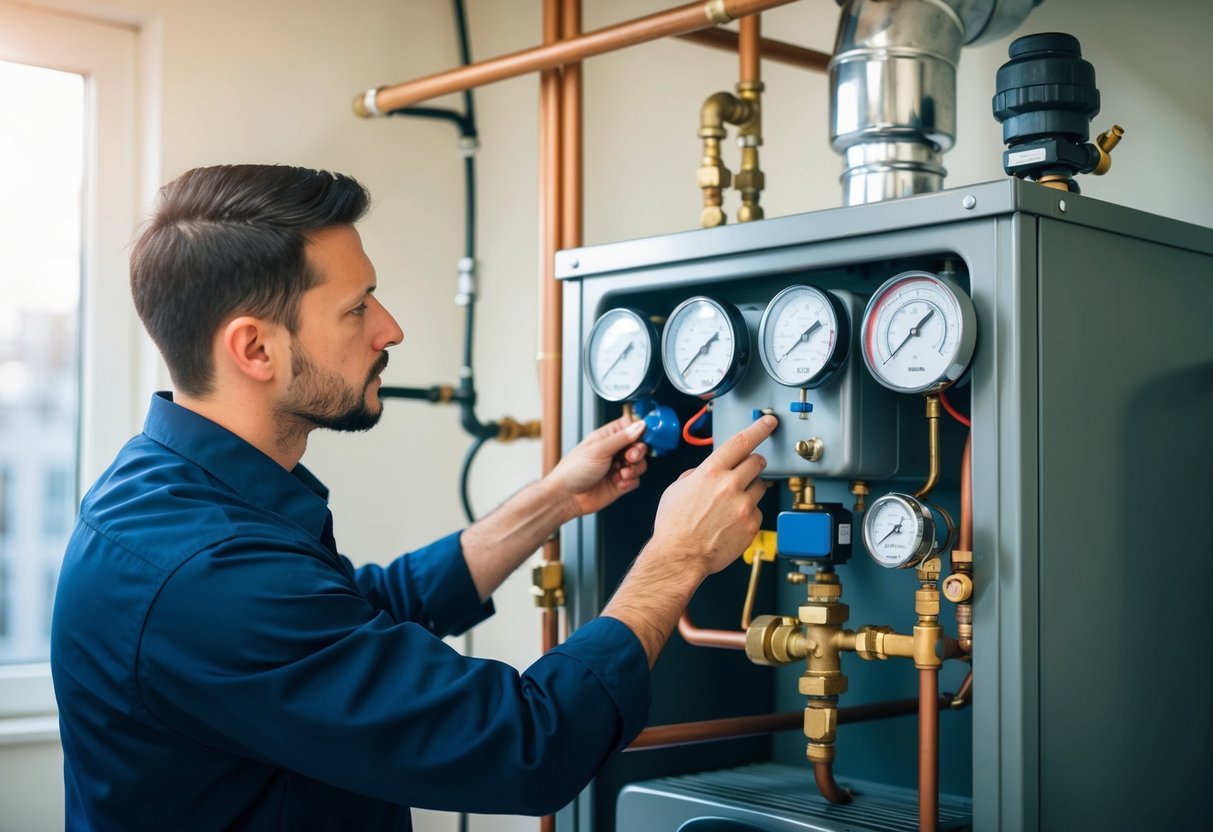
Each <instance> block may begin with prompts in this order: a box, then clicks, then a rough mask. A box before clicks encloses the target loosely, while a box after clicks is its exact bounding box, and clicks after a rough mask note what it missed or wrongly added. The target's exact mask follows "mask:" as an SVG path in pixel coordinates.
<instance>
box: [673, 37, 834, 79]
mask: <svg viewBox="0 0 1213 832" xmlns="http://www.w3.org/2000/svg"><path fill="white" fill-rule="evenodd" d="M677 37H678V39H679V40H685V41H687V42H688V43H694V44H698V45H699V46H709V47H712V48H713V49H722V50H724V51H726V52H736V51H738V48H739V47H738V40H739V37H738V34H737V33H736V32H732V31H730V30H728V29H700V30H699V31H698V32H688V33H687V34H685V35H678V36H677ZM758 51H759V52H760V54H761V56H762V59H763V60H766V61H775V62H777V63H781V64H789V65H791V66H797V67H800V68H801V69H811V70H813V71H814V72H821V73H825V72H826V71H827V70H828V69H829V66H830V56H829V55H827V54H826V53H824V52H815V51H813V50H812V49H805V48H804V47H803V46H796V45H795V44H792V43H785V42H784V41H781V40H771V39H769V38H761V39H759V41H758Z"/></svg>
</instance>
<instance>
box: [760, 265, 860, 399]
mask: <svg viewBox="0 0 1213 832" xmlns="http://www.w3.org/2000/svg"><path fill="white" fill-rule="evenodd" d="M800 291H808V292H809V293H811V294H817V295H820V296H821V297H822V298H824V299H825V302H826V303H825V305H826V308H827V309H829V310H830V313H831V314H832V315H833V316H834V345H833V347H832V349H831V350H830V355H829V356H828V357H827V358H826V362H825V364H823V365H822V368H821V369H820V370H818V371H817V372H816V373H814V374H813V375H812V376H810V377H809V378H807V379H804V380H802V381H798V382H787V381H784V380H783V379H782V378H780V377H779V374H778V372H776V369H775V359H774V357H773V356H771V355H768V353H767V328H768V326H769V325H771V323H770V321H771V317H772V311H773V310H774V309H775V307H776V305H777V304H778V303H779V302H780V301H781V300H782V299H783V298H784V296H785V295H789V294H792V293H793V292H800ZM850 347H851V319H850V317H849V316H848V315H847V310H846V308H845V307H844V306H843V304H842V301H841V300H839V299H838V297H837V296H836V295H835V294H833V293H832V292H828V291H826V290H825V289H820V288H818V287H816V286H811V285H809V284H807V283H796V284H793V285H791V286H788V287H786V288H784V289H783V290H781V291H780V292H779V293H778V294H777V295H775V297H773V298H771V301H770V303H768V304H767V308H766V309H764V310H763V312H762V320H761V321H759V323H758V357H759V359H761V360H762V366H763V369H765V370H766V371H767V375H769V376H770V377H771V379H772V380H774V381H775V383H776V384H781V385H783V386H784V387H791V388H793V389H806V390H813V389H816V388H818V387H824V386H825V385H827V384H829V383H830V382H831V381H833V380H834V378H835V377H836V376H837V375H838V373H839V371H841V370H842V367H843V365H844V364H846V360H847V356H848V354H849V353H850Z"/></svg>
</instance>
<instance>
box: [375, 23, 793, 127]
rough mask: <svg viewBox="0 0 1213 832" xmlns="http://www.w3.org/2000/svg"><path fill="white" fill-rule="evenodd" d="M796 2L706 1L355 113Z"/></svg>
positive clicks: (430, 81) (458, 75)
mask: <svg viewBox="0 0 1213 832" xmlns="http://www.w3.org/2000/svg"><path fill="white" fill-rule="evenodd" d="M791 2H794V0H707V2H702V0H701V2H697V3H689V4H687V5H685V6H678V7H677V8H673V9H669V10H667V11H664V12H658V13H656V14H651V15H648V16H646V17H639V18H636V19H634V20H628V21H625V22H623V23H619V24H616V25H614V26H608V27H607V28H605V29H598V30H596V31H593V32H588V33H586V34H584V35H582V36H581V37H576V38H569V39H566V40H560V41H556V42H555V43H549V44H545V45H543V46H536V47H533V48H531V49H524V50H522V51H521V52H512V53H510V54H509V55H502V56H501V57H499V58H490V59H489V60H486V61H480V62H478V63H474V64H469V65H467V66H464V67H460V68H458V69H452V70H447V71H446V72H439V73H436V74H434V75H427V76H426V77H424V78H418V79H416V80H413V81H406V82H404V83H402V84H393V85H392V86H388V87H380V88H379V89H371V90H367V91H366V92H364V93H362V94H361V95H359V96H358V97H357V98H356V99H354V112H355V113H356V114H357V115H359V116H361V117H363V118H369V117H371V116H377V115H386V114H387V113H389V112H391V111H392V110H398V109H400V108H401V107H407V106H409V105H410V104H416V103H417V102H419V101H427V100H429V99H431V98H437V97H438V96H440V95H446V94H448V93H452V92H462V91H463V90H466V89H471V88H472V87H479V86H482V85H484V84H491V83H493V82H494V81H501V80H504V79H506V78H513V77H514V76H516V75H524V74H526V73H528V72H537V71H540V70H545V69H554V68H555V67H558V66H563V65H564V64H570V63H576V62H577V61H580V60H582V59H584V58H589V57H592V56H594V55H601V54H603V53H605V52H613V51H615V50H617V49H623V48H626V47H628V46H635V45H636V44H639V43H647V42H648V41H651V40H659V39H660V38H665V37H673V36H675V35H683V34H686V33H687V32H694V31H696V30H698V29H707V28H709V27H711V26H714V25H717V24H719V23H727V22H728V21H729V20H736V19H737V18H739V17H746V16H747V15H751V14H755V13H757V12H761V11H765V10H766V9H773V8H775V7H777V6H786V5H787V4H789V3H791Z"/></svg>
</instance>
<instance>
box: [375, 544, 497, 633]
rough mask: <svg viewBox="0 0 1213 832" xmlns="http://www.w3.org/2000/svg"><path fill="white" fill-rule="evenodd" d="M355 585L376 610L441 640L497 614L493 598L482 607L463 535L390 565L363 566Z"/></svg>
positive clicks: (427, 547)
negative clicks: (415, 626) (465, 550)
mask: <svg viewBox="0 0 1213 832" xmlns="http://www.w3.org/2000/svg"><path fill="white" fill-rule="evenodd" d="M355 581H356V582H357V584H358V588H359V589H360V590H362V593H363V594H364V595H365V596H366V597H367V599H368V600H369V601H370V602H371V604H372V605H373V606H375V607H376V608H378V609H382V610H386V611H387V612H388V614H390V615H391V616H392V617H393V618H394V619H396V620H397V621H412V622H414V623H416V624H421V625H422V626H423V627H425V628H426V629H427V630H429V631H430V632H431V633H434V634H435V635H438V636H448V635H458V634H460V633H463V632H464V631H466V630H468V629H470V628H471V627H474V626H475V625H477V624H479V623H480V622H481V621H484V620H485V619H486V618H488V617H489V616H490V615H492V614H493V611H494V608H493V602H492V600H491V599H490V600H488V601H486V602H484V603H481V602H480V595H479V593H477V592H476V585H475V583H473V581H472V574H471V572H469V571H468V566H467V561H466V560H465V559H464V557H463V546H462V545H461V544H460V533H459V532H455V533H454V534H450V535H447V536H446V537H444V538H442V539H441V540H437V541H435V542H434V543H431V544H430V545H429V546H426V547H424V548H421V549H418V550H416V551H415V552H409V553H408V554H406V555H402V556H401V557H398V558H396V560H395V561H393V562H392V563H390V564H389V565H387V566H379V565H378V564H367V565H365V566H361V567H359V568H358V569H357V570H356V572H355Z"/></svg>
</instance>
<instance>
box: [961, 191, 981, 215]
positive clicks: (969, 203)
mask: <svg viewBox="0 0 1213 832" xmlns="http://www.w3.org/2000/svg"><path fill="white" fill-rule="evenodd" d="M960 204H961V205H963V206H964V209H965V210H966V211H972V210H973V209H974V208H976V207H977V197H975V196H973V195H972V194H966V195H965V198H964V199H962V200H961V201H960Z"/></svg>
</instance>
